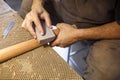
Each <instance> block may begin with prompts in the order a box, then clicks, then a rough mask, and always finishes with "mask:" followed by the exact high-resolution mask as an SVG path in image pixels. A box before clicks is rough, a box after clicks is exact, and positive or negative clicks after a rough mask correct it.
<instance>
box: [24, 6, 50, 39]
mask: <svg viewBox="0 0 120 80" xmlns="http://www.w3.org/2000/svg"><path fill="white" fill-rule="evenodd" d="M40 20H45V24H46V25H47V26H48V27H51V20H50V16H49V14H48V12H47V11H46V10H45V9H44V8H43V6H41V5H39V6H37V7H34V8H32V10H31V11H30V12H29V13H28V14H27V15H26V17H25V19H24V21H23V23H22V27H23V28H24V29H26V30H28V31H29V32H30V34H31V35H32V36H33V37H34V38H36V34H35V32H34V29H33V27H32V25H33V23H34V24H35V26H36V27H37V28H38V31H39V32H40V33H41V35H44V31H43V29H42V25H41V22H40Z"/></svg>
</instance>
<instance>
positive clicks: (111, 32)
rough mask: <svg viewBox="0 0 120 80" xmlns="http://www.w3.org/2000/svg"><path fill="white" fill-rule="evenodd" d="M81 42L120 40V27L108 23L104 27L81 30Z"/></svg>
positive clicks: (113, 23) (79, 31)
mask: <svg viewBox="0 0 120 80" xmlns="http://www.w3.org/2000/svg"><path fill="white" fill-rule="evenodd" d="M78 34H80V35H78V38H79V40H81V39H82V40H86V39H118V38H120V25H118V24H117V23H116V22H112V23H108V24H105V25H102V26H98V27H94V28H88V29H79V30H78Z"/></svg>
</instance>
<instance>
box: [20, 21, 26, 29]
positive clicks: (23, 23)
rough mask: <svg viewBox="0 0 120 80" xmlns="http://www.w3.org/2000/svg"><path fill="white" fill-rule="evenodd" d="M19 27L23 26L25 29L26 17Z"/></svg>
mask: <svg viewBox="0 0 120 80" xmlns="http://www.w3.org/2000/svg"><path fill="white" fill-rule="evenodd" d="M21 27H22V28H24V29H26V19H25V20H24V21H23V22H22V25H21Z"/></svg>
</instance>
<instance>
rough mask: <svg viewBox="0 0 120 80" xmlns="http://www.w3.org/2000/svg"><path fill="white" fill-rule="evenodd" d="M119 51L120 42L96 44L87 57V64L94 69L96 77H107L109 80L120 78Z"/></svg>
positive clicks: (112, 41)
mask: <svg viewBox="0 0 120 80" xmlns="http://www.w3.org/2000/svg"><path fill="white" fill-rule="evenodd" d="M119 49H120V40H116V41H115V40H103V41H99V42H96V43H95V44H94V45H93V46H92V47H91V50H90V54H89V55H88V57H87V64H88V65H89V66H91V67H92V68H93V70H94V71H95V72H94V73H96V75H101V77H107V79H109V80H116V78H118V77H120V68H119V66H120V50H119ZM94 73H93V74H94ZM105 75H106V76H105ZM98 80H99V79H98Z"/></svg>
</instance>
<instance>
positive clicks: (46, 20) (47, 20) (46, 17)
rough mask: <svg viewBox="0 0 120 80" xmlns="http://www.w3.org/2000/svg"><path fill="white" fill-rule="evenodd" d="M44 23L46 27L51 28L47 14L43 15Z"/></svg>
mask: <svg viewBox="0 0 120 80" xmlns="http://www.w3.org/2000/svg"><path fill="white" fill-rule="evenodd" d="M45 23H46V25H47V26H48V27H49V28H51V27H52V26H51V19H50V16H49V14H46V15H45Z"/></svg>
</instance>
